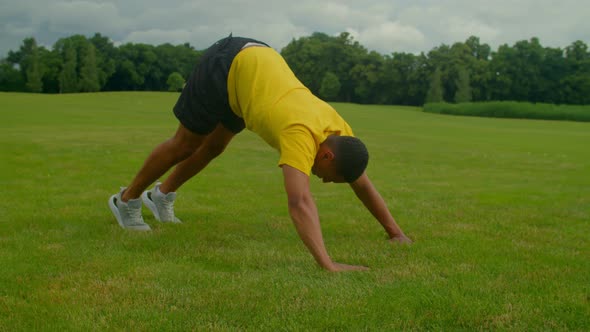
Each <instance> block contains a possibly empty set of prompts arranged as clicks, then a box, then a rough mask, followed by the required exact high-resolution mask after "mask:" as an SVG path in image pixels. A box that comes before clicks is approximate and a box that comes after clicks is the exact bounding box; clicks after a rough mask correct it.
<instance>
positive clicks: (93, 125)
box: [0, 93, 590, 331]
mask: <svg viewBox="0 0 590 332" xmlns="http://www.w3.org/2000/svg"><path fill="white" fill-rule="evenodd" d="M176 98H177V94H176V93H98V94H66V95H57V96H53V95H52V96H47V95H40V94H22V93H15V94H12V93H11V94H7V93H0V105H1V106H0V107H1V108H2V111H1V112H0V130H1V131H2V135H0V142H1V144H2V149H0V160H2V163H0V172H1V174H2V176H3V177H2V191H1V192H0V198H1V199H0V215H1V218H2V219H1V222H0V245H1V254H0V266H1V267H2V268H0V322H1V324H2V325H1V327H0V330H3V331H97V330H98V331H193V330H196V331H201V330H205V331H209V330H211V331H318V330H320V331H481V330H489V331H585V330H587V327H588V326H590V315H589V307H588V285H590V260H588V255H587V253H588V252H590V241H589V239H588V220H590V172H589V167H590V154H588V142H589V141H590V130H589V129H590V128H589V125H590V124H588V123H573V122H553V121H552V122H548V121H528V120H511V119H490V118H474V117H443V116H437V115H434V114H429V113H423V112H420V111H419V109H418V108H414V107H392V106H371V105H363V106H359V105H353V104H334V106H335V108H336V109H337V110H338V111H339V113H340V114H342V116H343V117H344V118H345V119H347V121H349V123H351V124H352V125H353V127H354V128H353V129H354V131H355V134H356V135H357V136H359V137H360V138H362V139H363V141H365V143H366V144H367V146H368V148H369V149H370V152H371V162H370V163H369V169H368V173H369V175H370V177H371V180H372V182H373V184H374V185H375V186H376V188H377V189H378V190H379V192H380V193H381V195H382V196H383V199H385V201H386V202H387V203H388V204H389V207H390V208H391V210H392V212H393V214H394V216H395V218H396V220H397V222H398V223H399V224H400V225H401V227H402V228H403V229H404V230H405V232H406V233H407V234H408V235H409V236H410V237H412V238H413V239H414V240H415V243H414V244H413V245H411V246H399V245H395V244H392V243H389V242H388V241H386V239H385V238H386V237H385V234H384V232H383V230H382V228H381V226H380V225H379V224H378V223H377V222H376V221H375V220H374V219H373V217H372V216H371V215H370V214H369V213H368V212H367V211H366V209H365V208H364V207H362V205H361V203H360V202H359V201H358V199H357V198H356V197H355V195H354V193H352V191H351V190H350V187H349V186H347V185H336V184H323V183H321V181H318V179H316V178H311V179H310V185H311V187H312V192H313V194H314V197H315V200H316V203H317V207H318V210H319V213H320V218H321V219H320V220H321V224H322V230H323V234H324V240H325V243H326V246H327V249H328V251H329V254H330V256H331V257H333V258H334V259H336V260H340V261H344V262H350V263H357V264H366V265H368V266H370V268H371V270H370V271H367V272H361V273H341V274H332V273H328V272H325V271H322V270H320V269H319V268H318V267H317V266H316V265H315V263H314V260H313V258H312V257H311V256H310V255H309V253H308V252H307V250H306V249H305V246H304V245H303V244H302V243H301V241H300V240H299V238H298V236H297V235H296V232H295V229H294V227H293V225H292V222H291V220H290V218H289V216H288V212H287V207H286V200H285V196H284V189H283V181H282V178H281V172H280V169H278V168H277V167H275V166H274V165H275V163H276V160H277V155H276V152H275V151H274V150H272V149H271V148H269V147H267V146H266V145H265V144H264V143H263V142H262V140H260V138H259V137H257V136H256V135H254V134H252V133H249V132H248V131H244V132H243V133H241V134H239V135H237V136H236V138H234V140H233V141H232V143H231V144H230V145H229V146H228V148H227V150H226V152H225V153H224V154H222V155H221V156H220V157H218V158H217V159H215V161H214V162H212V163H211V164H210V166H209V167H207V168H206V169H205V170H204V171H203V172H202V173H201V174H199V175H198V176H197V177H195V178H194V179H192V180H191V181H189V182H188V183H187V184H186V185H184V186H183V187H182V188H181V189H180V190H179V192H178V197H177V200H176V206H175V211H176V213H177V214H178V216H179V217H180V218H182V220H183V221H184V222H183V223H182V224H170V223H159V222H157V221H156V220H155V219H154V218H153V216H151V215H150V214H149V212H148V211H147V209H145V208H144V212H143V213H144V218H145V220H146V222H147V223H149V224H150V225H151V226H152V227H153V231H152V232H150V233H134V232H130V231H124V230H122V229H121V228H120V227H119V226H118V224H117V222H116V221H115V219H114V217H113V216H112V214H111V212H110V211H109V209H108V207H107V204H106V200H107V198H108V197H109V195H111V194H113V193H114V192H116V191H117V190H118V189H119V186H120V185H126V184H127V183H128V181H130V180H131V177H132V175H133V173H134V172H135V171H136V170H137V168H138V167H139V166H140V165H141V164H142V162H143V160H144V159H145V157H146V156H147V154H148V153H149V151H150V150H151V149H152V148H153V147H154V146H156V144H158V143H160V142H161V141H163V140H165V139H166V138H167V137H169V135H170V134H171V133H173V132H174V130H175V129H176V126H177V121H176V119H175V117H174V115H173V114H172V112H171V111H169V109H170V107H171V106H172V105H173V104H174V102H175V100H176ZM80 110H85V112H84V115H83V116H80ZM122 110H124V111H122ZM113 119H116V120H117V121H113ZM130 142H131V143H130ZM236 165H240V167H236ZM72 188H80V189H72Z"/></svg>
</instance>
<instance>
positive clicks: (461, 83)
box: [455, 68, 471, 103]
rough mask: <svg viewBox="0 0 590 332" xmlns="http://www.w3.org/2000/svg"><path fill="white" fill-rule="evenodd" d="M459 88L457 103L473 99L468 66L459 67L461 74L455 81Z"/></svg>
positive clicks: (456, 94) (456, 96) (456, 93)
mask: <svg viewBox="0 0 590 332" xmlns="http://www.w3.org/2000/svg"><path fill="white" fill-rule="evenodd" d="M455 84H456V86H457V90H456V91H455V102H456V103H467V102H470V101H471V85H470V81H469V72H468V71H467V69H466V68H461V69H459V75H458V76H457V80H456V81H455Z"/></svg>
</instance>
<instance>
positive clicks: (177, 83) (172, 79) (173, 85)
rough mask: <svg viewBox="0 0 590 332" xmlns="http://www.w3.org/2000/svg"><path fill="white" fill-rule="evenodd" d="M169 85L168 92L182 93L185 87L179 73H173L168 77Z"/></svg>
mask: <svg viewBox="0 0 590 332" xmlns="http://www.w3.org/2000/svg"><path fill="white" fill-rule="evenodd" d="M166 83H167V84H168V91H181V90H182V88H183V87H184V78H182V75H180V73H178V72H173V73H172V74H170V75H168V80H166Z"/></svg>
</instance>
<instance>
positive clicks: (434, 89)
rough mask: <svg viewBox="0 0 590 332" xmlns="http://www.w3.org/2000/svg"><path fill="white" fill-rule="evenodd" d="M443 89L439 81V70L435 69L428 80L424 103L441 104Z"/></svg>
mask: <svg viewBox="0 0 590 332" xmlns="http://www.w3.org/2000/svg"><path fill="white" fill-rule="evenodd" d="M443 96H444V89H443V85H442V81H441V70H440V68H436V69H435V70H434V73H433V74H432V78H431V79H430V88H429V89H428V94H427V95H426V103H441V102H444V101H445V99H444V97H443Z"/></svg>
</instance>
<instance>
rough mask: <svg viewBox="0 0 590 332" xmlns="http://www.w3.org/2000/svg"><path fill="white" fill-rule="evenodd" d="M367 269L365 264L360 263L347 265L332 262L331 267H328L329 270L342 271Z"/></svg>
mask: <svg viewBox="0 0 590 332" xmlns="http://www.w3.org/2000/svg"><path fill="white" fill-rule="evenodd" d="M367 270H369V268H368V267H366V266H361V265H347V264H341V263H336V262H333V263H332V267H331V268H329V269H328V271H330V272H343V271H367Z"/></svg>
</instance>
